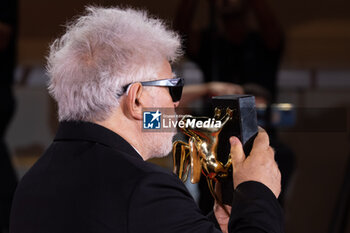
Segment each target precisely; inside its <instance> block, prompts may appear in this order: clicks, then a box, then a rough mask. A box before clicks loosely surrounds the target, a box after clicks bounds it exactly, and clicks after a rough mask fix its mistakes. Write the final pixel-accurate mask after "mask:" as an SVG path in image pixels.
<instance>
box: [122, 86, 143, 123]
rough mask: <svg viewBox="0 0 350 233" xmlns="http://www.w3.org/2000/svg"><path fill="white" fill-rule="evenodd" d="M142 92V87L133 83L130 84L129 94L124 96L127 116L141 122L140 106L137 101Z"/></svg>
mask: <svg viewBox="0 0 350 233" xmlns="http://www.w3.org/2000/svg"><path fill="white" fill-rule="evenodd" d="M142 91H143V90H142V85H141V84H140V83H134V84H131V86H130V87H129V92H128V93H127V95H126V96H125V97H126V101H125V102H126V109H127V111H128V112H129V116H131V117H133V118H134V119H136V120H142V105H141V103H140V101H139V100H140V97H141V94H142Z"/></svg>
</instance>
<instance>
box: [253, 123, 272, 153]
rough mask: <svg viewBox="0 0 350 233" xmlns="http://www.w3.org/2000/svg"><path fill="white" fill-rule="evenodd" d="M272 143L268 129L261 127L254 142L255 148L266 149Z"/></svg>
mask: <svg viewBox="0 0 350 233" xmlns="http://www.w3.org/2000/svg"><path fill="white" fill-rule="evenodd" d="M269 145H270V140H269V135H268V134H267V133H266V131H265V130H264V129H262V128H259V133H258V135H257V136H256V138H255V140H254V143H253V149H264V150H267V149H268V148H269Z"/></svg>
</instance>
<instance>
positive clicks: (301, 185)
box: [0, 0, 350, 233]
mask: <svg viewBox="0 0 350 233" xmlns="http://www.w3.org/2000/svg"><path fill="white" fill-rule="evenodd" d="M244 1H245V0H242V2H244ZM248 1H249V2H254V0H247V1H245V2H248ZM11 2H13V3H15V0H11ZM190 2H191V1H182V0H168V1H161V0H147V1H146V0H128V1H127V0H123V1H117V0H115V1H112V0H100V1H98V0H95V1H88V0H74V1H68V0H60V1H45V0H31V1H28V0H18V2H17V7H16V8H17V17H15V18H17V20H12V21H7V22H6V20H4V21H5V22H1V19H2V18H0V22H1V23H2V24H6V25H10V26H11V27H12V28H13V29H12V30H13V32H15V33H12V34H13V35H16V38H11V41H15V43H14V45H15V47H16V52H15V53H16V63H15V66H14V68H15V71H14V74H13V75H14V79H13V84H9V83H8V82H7V83H2V84H1V85H2V86H4V87H5V86H6V87H9V88H12V90H13V95H14V97H15V99H16V104H15V105H14V104H12V105H11V106H16V107H15V110H14V111H13V115H12V118H11V121H9V122H7V120H4V121H5V122H7V123H6V126H4V128H6V131H5V130H4V135H3V140H4V142H5V143H6V144H7V148H8V154H9V155H10V156H9V157H10V160H11V162H12V164H13V166H14V168H15V175H16V177H17V178H18V179H20V178H21V177H22V176H23V174H25V172H26V171H27V170H28V169H29V168H30V167H31V166H32V165H33V163H34V162H35V161H36V160H37V158H38V157H39V156H40V155H41V154H42V153H43V151H44V150H45V148H46V147H47V146H48V145H49V143H50V142H51V141H52V139H53V137H54V135H55V129H56V126H57V117H56V110H55V109H56V108H55V104H54V102H53V100H52V99H51V98H50V97H49V95H48V93H47V90H46V82H47V77H46V74H45V56H46V55H47V54H48V46H49V44H50V42H52V41H53V40H54V39H55V38H57V37H58V36H60V35H61V34H62V33H63V30H64V27H63V26H64V25H65V24H66V23H67V22H68V21H70V20H72V19H73V17H74V16H75V15H78V14H81V13H83V12H84V6H86V5H88V4H93V5H102V6H113V5H119V6H120V5H122V6H133V7H137V8H144V9H147V10H148V11H149V12H150V13H151V14H153V15H155V16H158V17H160V18H162V19H165V20H166V22H167V23H168V24H169V25H171V26H172V27H173V28H175V29H176V30H177V31H179V32H180V33H181V34H182V35H183V39H184V41H185V45H186V52H187V55H186V56H185V58H184V59H183V60H181V61H179V64H178V65H177V66H176V67H175V69H176V70H178V72H179V73H181V74H182V76H185V78H186V79H188V83H194V84H195V83H203V82H209V81H228V80H223V79H222V78H220V77H219V78H218V77H215V75H213V74H214V73H215V69H218V70H222V68H221V67H220V64H221V63H220V62H221V61H220V58H219V57H222V56H221V55H222V54H221V53H220V52H219V53H217V52H216V51H220V49H221V50H225V49H222V48H221V47H220V44H221V43H220V39H221V37H220V36H222V35H224V33H223V32H227V30H228V29H227V28H229V27H230V25H226V24H225V22H224V21H225V20H228V21H229V20H231V23H232V22H233V21H232V20H236V21H239V20H241V18H240V17H242V15H243V17H244V20H247V21H249V22H248V24H249V27H250V29H251V28H253V29H257V28H259V30H256V31H258V32H259V33H260V35H262V36H261V37H262V41H263V42H262V44H264V45H262V47H264V46H265V47H267V48H261V47H259V46H261V44H259V40H260V39H261V38H260V37H254V38H253V39H252V41H253V42H249V43H247V46H246V47H244V49H246V48H247V47H248V48H250V49H251V50H248V52H244V53H243V57H246V56H248V57H249V56H255V55H254V53H255V51H256V50H259V51H260V50H261V51H265V52H266V51H268V52H269V51H270V52H271V51H273V53H272V52H271V54H272V55H271V54H269V55H266V54H264V52H262V53H263V55H261V54H260V55H257V56H256V58H255V60H254V62H255V63H259V62H260V61H261V60H259V59H263V60H264V59H265V60H266V59H267V60H269V59H271V60H273V62H272V63H273V64H272V65H271V67H272V68H271V70H269V71H268V74H267V78H266V79H265V78H263V77H264V76H263V75H262V77H261V78H260V79H259V80H258V81H256V80H253V79H249V78H247V77H248V76H244V75H243V77H245V78H246V79H247V80H248V81H247V80H244V78H242V77H241V78H237V79H236V81H237V83H239V84H246V83H251V82H254V83H256V82H258V84H259V85H260V86H262V87H263V88H265V89H266V90H268V91H269V92H270V93H269V94H268V96H269V97H268V98H269V101H267V104H269V103H289V104H291V106H294V109H295V111H296V112H301V111H305V109H306V112H307V113H304V114H302V116H301V117H299V118H298V117H295V119H294V120H295V122H294V123H290V124H288V126H287V127H284V128H283V127H274V129H273V134H274V135H275V136H276V137H278V140H279V142H280V143H281V144H283V145H285V147H286V148H288V149H287V150H288V156H289V157H288V158H290V159H289V160H288V161H284V162H281V163H286V164H287V165H286V169H287V170H288V171H287V172H286V173H287V176H288V182H287V184H286V186H285V190H286V191H285V193H284V198H283V199H284V200H283V206H284V210H285V213H286V232H287V233H293V232H298V233H310V232H311V233H328V232H334V233H335V232H339V233H340V232H347V233H349V232H350V224H349V222H350V221H349V220H350V215H349V205H350V203H349V202H350V200H349V198H350V191H349V189H350V187H349V186H350V184H349V183H350V178H349V172H350V171H349V170H350V166H349V165H348V164H349V161H350V160H349V142H350V137H349V122H350V118H349V111H348V109H349V107H350V13H349V12H350V1H347V0H308V1H302V0H294V1H278V0H261V2H263V4H264V6H263V5H262V4H261V3H257V5H255V6H254V5H252V6H247V8H249V7H251V8H249V9H248V10H247V11H244V10H243V11H244V13H242V9H245V7H246V6H245V5H244V4H243V3H240V2H241V1H231V2H233V4H236V8H235V9H240V10H238V11H237V12H239V13H237V12H236V11H235V10H233V11H234V12H236V13H237V14H235V15H234V16H229V15H228V14H229V13H230V12H228V13H227V12H219V11H216V9H219V8H220V7H221V9H225V6H226V5H225V4H229V3H227V1H225V0H222V1H221V0H217V1H216V0H198V1H193V3H192V4H193V5H191V4H190ZM214 2H222V4H223V5H222V6H217V5H215V4H216V3H214ZM229 2H230V1H229ZM249 4H254V3H249ZM249 4H248V5H249ZM259 4H260V5H259ZM3 5H4V6H2V4H0V8H2V9H1V10H0V12H4V13H3V14H5V15H6V14H7V13H8V12H10V11H9V10H7V9H6V8H5V7H8V5H6V3H4V4H3ZM10 5H11V4H10ZM227 9H228V8H227ZM264 12H265V13H264ZM13 15H14V16H15V15H16V14H15V13H14V14H13ZM0 17H2V16H0ZM221 17H222V18H221ZM225 17H226V18H225ZM245 17H246V18H245ZM260 20H262V21H263V22H261V21H260ZM236 21H235V22H236ZM1 23H0V31H1V25H2V24H1ZM236 23H237V22H236ZM240 23H243V21H240ZM264 23H265V25H264ZM266 25H267V26H266ZM231 26H232V24H231ZM236 26H237V25H236ZM238 28H240V29H241V31H240V32H239V33H237V34H234V33H233V34H230V35H228V36H226V35H225V36H222V38H226V39H227V40H228V41H230V40H232V38H233V40H235V38H238V37H239V36H241V37H242V41H243V40H246V37H244V36H242V34H244V32H245V31H244V32H242V30H246V28H244V29H242V28H241V27H238ZM5 31H6V29H5ZM195 32H198V33H195ZM1 33H3V32H1ZM205 33H207V34H205ZM0 35H2V34H0ZM205 35H207V37H205ZM249 35H250V34H249ZM230 36H232V38H231V37H230ZM199 37H201V39H202V42H201V39H200V38H199ZM203 38H204V39H203ZM205 38H206V39H207V42H208V41H209V42H208V44H207V47H205V45H206V44H205ZM208 38H209V39H208ZM247 38H248V37H247ZM203 41H204V42H203ZM234 42H237V41H234ZM237 43H238V44H240V43H241V41H238V42H237ZM10 44H11V43H8V44H7V45H8V46H10V47H11V45H10ZM0 45H1V43H0ZM250 45H251V46H252V47H249V46H250ZM201 46H202V47H203V46H204V49H205V48H206V49H207V51H211V53H209V54H207V55H205V56H206V57H210V58H211V60H210V59H209V61H203V59H202V60H201V59H199V57H201V54H202V53H201V52H200V51H201V50H202V49H203V48H202V47H201ZM237 49H241V48H237ZM0 50H1V48H0ZM1 51H4V50H1ZM13 51H14V50H13V48H12V49H10V50H9V52H10V53H12V52H13ZM268 52H266V53H268ZM10 53H7V55H6V56H3V55H2V57H1V59H2V60H1V61H2V63H4V62H5V61H7V60H9V59H11V57H12V56H10V55H9V54H10ZM252 54H253V55H252ZM223 56H226V55H225V54H224V55H223ZM269 61H270V60H269ZM261 62H263V61H261ZM216 63H218V64H216ZM255 63H254V64H255ZM213 64H214V65H213ZM215 64H216V65H215ZM266 66H268V64H267V65H266ZM208 67H211V70H209V71H208V70H205V69H206V68H208ZM228 67H229V69H231V68H230V65H228ZM264 67H265V65H264ZM248 68H249V69H255V68H256V66H252V67H250V66H249V67H248ZM242 72H243V71H242ZM257 72H258V74H259V69H258V68H257ZM1 74H2V75H3V73H1ZM255 75H256V74H255ZM265 84H266V85H265ZM248 89H249V88H248ZM253 89H254V88H253ZM1 90H2V92H3V93H5V91H6V90H7V89H6V88H5V89H4V88H2V89H1ZM246 90H247V89H246ZM254 90H255V92H254V91H252V93H253V94H254V93H256V89H254ZM259 90H260V89H259ZM259 93H260V92H259ZM258 95H259V94H258ZM1 105H3V106H5V105H6V104H5V105H4V104H3V103H2V104H1ZM9 108H12V107H9ZM9 108H7V109H6V107H4V108H2V110H1V111H4V112H2V115H4V114H5V113H8V112H12V110H11V109H10V110H8V109H9ZM3 109H5V110H3ZM335 110H336V111H335ZM6 111H7V112H6ZM9 115H11V114H9ZM4 150H7V149H6V148H5V149H4ZM1 153H3V152H1ZM4 153H5V152H4ZM281 156H282V157H283V155H281ZM282 160H283V159H282ZM1 161H5V160H4V159H2V160H1ZM157 162H158V163H161V164H162V165H164V166H171V163H170V165H169V163H168V162H161V161H160V162H159V161H157ZM2 163H3V164H5V163H6V161H5V162H2ZM2 166H3V165H2ZM1 174H3V173H1ZM9 179H13V177H8V175H7V174H4V175H2V180H5V182H6V180H9ZM14 183H15V182H12V184H8V182H7V184H6V185H7V186H8V187H10V189H11V187H12V188H13V184H14ZM1 185H2V184H1ZM2 187H5V185H2ZM0 189H2V188H0ZM3 190H4V189H3ZM4 192H5V191H4ZM3 196H6V195H3ZM4 205H5V204H4ZM4 205H3V207H4ZM5 215H6V210H4V211H3V212H2V215H1V216H4V217H3V218H4V219H5V218H6V216H5ZM1 221H2V220H1ZM2 224H3V225H4V227H3V228H4V229H5V228H6V223H5V222H2ZM0 232H1V231H0Z"/></svg>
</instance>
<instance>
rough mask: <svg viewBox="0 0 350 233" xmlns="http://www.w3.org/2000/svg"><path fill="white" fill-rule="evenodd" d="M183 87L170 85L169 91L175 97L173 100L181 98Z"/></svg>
mask: <svg viewBox="0 0 350 233" xmlns="http://www.w3.org/2000/svg"><path fill="white" fill-rule="evenodd" d="M182 88H183V87H182V86H180V87H169V92H170V95H171V98H172V99H173V102H177V101H179V100H180V99H181V95H182Z"/></svg>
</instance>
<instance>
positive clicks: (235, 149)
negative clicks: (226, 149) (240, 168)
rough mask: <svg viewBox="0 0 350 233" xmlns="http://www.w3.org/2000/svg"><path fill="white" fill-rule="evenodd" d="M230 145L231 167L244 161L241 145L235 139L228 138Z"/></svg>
mask: <svg viewBox="0 0 350 233" xmlns="http://www.w3.org/2000/svg"><path fill="white" fill-rule="evenodd" d="M230 144H231V151H230V154H231V160H232V164H233V166H235V165H236V164H240V163H242V162H243V161H244V160H245V154H244V151H243V147H242V143H241V142H240V141H239V139H238V138H237V137H230Z"/></svg>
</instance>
